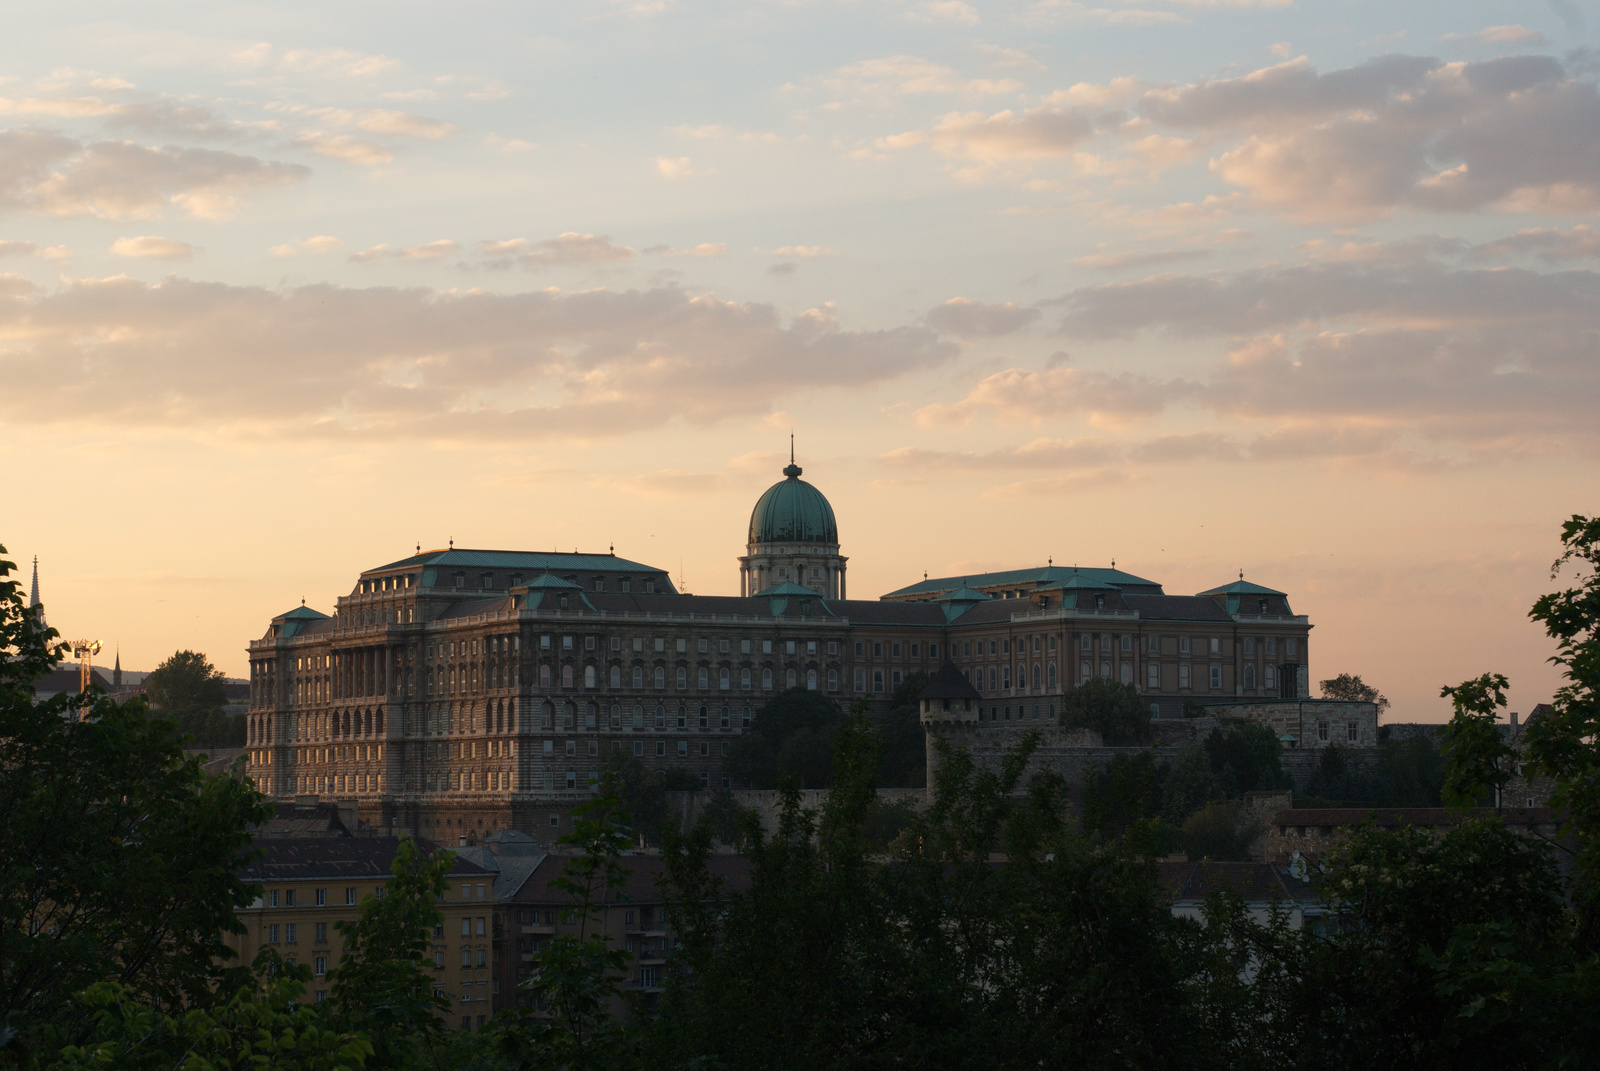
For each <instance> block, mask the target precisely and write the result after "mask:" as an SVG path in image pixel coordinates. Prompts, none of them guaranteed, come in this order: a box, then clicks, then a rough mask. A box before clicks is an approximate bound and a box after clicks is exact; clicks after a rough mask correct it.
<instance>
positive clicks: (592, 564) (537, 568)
mask: <svg viewBox="0 0 1600 1071" xmlns="http://www.w3.org/2000/svg"><path fill="white" fill-rule="evenodd" d="M419 565H430V566H434V567H436V568H440V569H447V568H456V569H524V570H527V571H528V572H529V573H564V572H594V573H661V574H663V575H664V574H665V573H666V570H665V569H657V568H656V567H655V566H653V565H644V564H641V563H640V562H634V561H629V560H628V559H627V558H619V557H617V556H616V555H615V554H578V553H576V552H574V553H571V554H567V553H564V552H561V551H555V550H468V549H466V548H451V549H449V550H425V551H423V552H422V553H421V554H413V555H412V556H411V557H409V558H401V559H400V560H399V561H397V562H390V563H389V564H388V565H380V566H378V567H377V568H376V569H368V570H366V572H368V573H376V572H382V571H383V570H386V569H400V568H403V567H405V566H419Z"/></svg>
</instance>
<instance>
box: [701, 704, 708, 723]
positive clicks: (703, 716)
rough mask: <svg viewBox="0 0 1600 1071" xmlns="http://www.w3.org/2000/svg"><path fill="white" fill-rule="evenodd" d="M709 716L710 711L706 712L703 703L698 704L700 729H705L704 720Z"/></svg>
mask: <svg viewBox="0 0 1600 1071" xmlns="http://www.w3.org/2000/svg"><path fill="white" fill-rule="evenodd" d="M709 715H710V711H708V710H707V709H706V705H705V704H704V703H701V704H700V728H702V729H704V728H706V727H707V725H708V723H707V721H706V719H707V717H708V716H709Z"/></svg>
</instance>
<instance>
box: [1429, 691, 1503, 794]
mask: <svg viewBox="0 0 1600 1071" xmlns="http://www.w3.org/2000/svg"><path fill="white" fill-rule="evenodd" d="M1507 683H1508V682H1507V681H1506V679H1505V677H1503V676H1501V675H1500V674H1498V673H1485V674H1484V675H1483V676H1481V677H1475V678H1473V679H1472V680H1469V681H1462V682H1461V683H1460V684H1456V685H1447V686H1446V687H1445V688H1444V690H1443V691H1442V692H1441V693H1440V694H1441V695H1443V696H1444V697H1446V698H1448V699H1449V700H1450V701H1451V702H1452V703H1453V704H1454V705H1455V714H1454V715H1453V716H1452V717H1451V719H1450V724H1449V725H1448V726H1446V727H1445V743H1444V759H1445V765H1446V770H1447V773H1446V776H1445V781H1444V789H1443V795H1444V799H1445V802H1446V803H1450V804H1453V805H1455V806H1457V807H1476V806H1479V805H1481V804H1485V803H1487V804H1488V805H1490V806H1493V807H1499V806H1500V791H1501V789H1503V788H1505V785H1506V782H1507V781H1509V780H1511V775H1512V773H1513V770H1514V765H1515V760H1516V753H1515V752H1513V751H1512V750H1511V745H1510V744H1508V743H1506V738H1505V736H1504V734H1502V733H1501V732H1500V729H1499V726H1497V725H1496V724H1495V723H1496V712H1497V711H1498V710H1499V709H1500V708H1501V707H1504V706H1505V705H1506V687H1507Z"/></svg>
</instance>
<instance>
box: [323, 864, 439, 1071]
mask: <svg viewBox="0 0 1600 1071" xmlns="http://www.w3.org/2000/svg"><path fill="white" fill-rule="evenodd" d="M455 858H456V857H455V853H454V852H447V851H438V852H435V853H434V854H433V855H432V856H427V855H424V854H423V852H422V850H421V849H420V848H419V847H418V846H417V842H416V841H415V840H413V839H412V838H410V837H403V838H401V840H400V847H399V850H398V851H396V852H395V857H394V862H393V863H391V864H390V867H389V869H390V873H391V874H392V875H393V876H392V877H391V878H390V879H389V881H388V882H387V883H386V884H385V885H384V889H383V895H382V896H371V897H368V898H367V899H366V900H364V901H362V903H361V914H360V917H359V918H357V920H356V921H355V922H353V923H351V922H344V921H342V920H341V921H338V922H335V923H334V926H335V927H337V928H338V930H339V933H340V934H341V935H343V937H344V952H343V954H342V956H341V958H340V960H339V964H338V966H336V967H334V969H333V970H331V971H329V972H328V974H329V977H328V980H329V982H330V983H332V984H331V986H330V989H329V1005H330V1012H329V1018H330V1022H332V1023H334V1024H336V1026H337V1027H338V1028H339V1029H341V1030H344V1031H346V1032H350V1033H360V1034H363V1035H365V1036H367V1037H370V1038H371V1039H372V1040H373V1043H374V1045H375V1047H376V1053H375V1060H376V1066H378V1067H384V1068H388V1067H411V1066H416V1065H419V1064H421V1063H422V1062H423V1061H422V1054H423V1052H424V1051H426V1049H427V1048H428V1047H429V1046H430V1045H431V1044H432V1043H433V1041H434V1039H435V1038H436V1037H437V1036H438V1034H439V1032H440V1030H441V1025H442V1023H441V1019H440V1017H441V1016H442V1015H444V1014H445V1013H447V1012H448V1011H449V1010H450V1001H449V998H447V997H446V996H445V995H444V994H443V993H441V992H439V991H438V990H436V989H435V988H434V985H435V983H434V974H433V959H432V958H431V957H430V956H429V955H428V952H429V949H430V947H431V946H432V944H433V932H434V927H435V926H437V925H439V924H440V922H441V921H442V920H443V918H444V916H443V915H442V914H440V912H439V907H438V901H439V900H440V899H441V898H442V897H443V896H444V894H445V893H446V892H447V891H448V890H449V888H450V885H449V882H448V880H447V879H448V876H449V874H450V868H451V867H452V866H454V865H455Z"/></svg>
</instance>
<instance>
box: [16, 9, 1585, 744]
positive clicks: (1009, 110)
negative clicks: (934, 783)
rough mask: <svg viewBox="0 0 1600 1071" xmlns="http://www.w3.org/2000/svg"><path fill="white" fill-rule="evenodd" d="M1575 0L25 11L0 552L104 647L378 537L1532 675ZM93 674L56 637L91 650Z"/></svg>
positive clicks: (710, 581) (1565, 468) (194, 637)
mask: <svg viewBox="0 0 1600 1071" xmlns="http://www.w3.org/2000/svg"><path fill="white" fill-rule="evenodd" d="M1597 29H1600V3H1594V2H1587V3H1586V2H1581V0H1545V2H1531V0H1530V2H1519V3H1479V2H1459V0H1458V2H1452V3H1440V2H1417V3H1410V4H1394V3H1374V2H1367V0H1339V2H1331V0H1261V2H1250V0H1129V2H1123V0H1087V2H1083V3H1079V2H1074V0H1034V2H1015V3H994V4H979V3H966V2H961V0H934V2H923V0H913V2H903V0H881V2H869V0H858V2H847V0H839V2H829V0H791V2H783V3H766V2H761V0H746V2H743V3H718V2H706V3H690V2H687V0H640V2H627V0H622V2H613V0H590V2H576V0H571V2H561V0H547V2H544V3H538V4H528V3H488V2H460V0H458V2H456V3H451V4H415V3H403V2H395V0H388V2H385V3H382V4H376V3H360V2H347V3H338V4H328V3H319V4H309V3H294V2H282V0H275V2H273V3H271V4H263V3H257V4H241V3H229V2H226V0H222V2H217V0H213V2H208V3H204V4H200V3H194V4H187V3H150V2H142V3H139V4H132V3H122V2H117V0H97V2H95V3H92V4H88V3H74V2H61V0H58V2H55V3H51V4H35V5H25V6H21V7H16V8H14V9H13V10H11V11H9V12H8V14H7V32H6V34H5V35H4V37H3V38H0V450H3V451H4V457H5V458H6V461H7V464H6V478H5V481H4V486H5V496H4V507H3V508H0V544H4V545H5V546H6V547H7V548H8V552H9V555H8V556H9V557H10V559H11V560H13V561H15V562H18V563H19V565H20V566H21V567H22V569H23V571H24V572H26V570H27V568H28V566H29V564H30V563H31V559H32V557H33V556H34V555H38V557H39V560H40V574H41V583H42V585H43V589H44V596H45V603H46V608H47V611H48V612H49V616H50V621H51V623H52V624H53V625H55V626H57V627H58V628H60V629H61V630H62V631H63V632H64V633H66V634H70V638H77V637H78V636H80V635H82V636H88V637H92V638H98V639H100V640H101V641H102V642H104V643H105V644H106V645H107V647H108V648H110V649H111V650H112V651H115V650H120V651H121V656H122V662H123V664H124V665H125V666H128V667H130V668H136V669H150V668H153V667H154V666H155V664H156V663H158V662H159V661H160V660H161V659H163V658H165V657H167V656H168V655H170V654H171V653H172V652H173V651H174V650H177V649H180V648H189V649H195V650H200V651H203V652H205V653H206V654H207V655H208V656H209V657H210V658H211V659H212V660H213V661H214V662H215V663H216V664H217V665H218V666H219V667H220V668H222V669H223V670H224V671H225V672H227V673H229V674H233V675H238V674H242V673H244V672H245V671H246V667H247V660H246V653H245V652H246V644H247V643H248V641H249V640H250V639H252V638H256V637H259V636H260V635H261V634H262V633H263V632H264V631H265V630H266V627H267V623H268V621H269V619H270V618H271V617H272V616H273V615H274V614H277V613H282V612H284V611H285V610H287V609H289V608H291V607H292V606H297V605H299V601H300V600H301V599H302V598H303V599H305V600H306V603H307V605H310V606H313V607H316V608H318V609H321V610H323V611H325V612H328V611H331V610H332V608H333V601H334V599H335V598H336V597H337V596H339V595H342V594H347V593H348V592H349V591H350V589H351V587H352V586H353V584H354V582H355V579H356V575H357V574H358V572H359V571H360V570H362V569H365V568H372V567H375V566H378V565H381V564H383V563H385V562H388V561H392V560H395V559H398V558H401V557H404V556H406V555H407V554H409V553H411V552H412V551H413V550H414V548H415V547H416V546H418V545H421V546H422V547H424V548H433V547H443V546H445V545H446V544H447V543H448V542H449V541H451V540H454V542H455V544H456V545H458V546H468V547H492V548H511V549H542V548H546V547H549V548H552V549H562V550H572V549H578V548H581V549H584V550H596V549H600V550H603V549H605V548H607V547H609V546H614V547H615V549H616V552H617V553H618V554H620V555H623V556H626V557H629V558H632V559H635V560H640V561H644V562H648V563H651V564H654V565H658V566H660V567H662V568H667V569H670V570H671V571H672V573H673V575H674V577H675V578H681V583H682V586H683V587H684V588H685V589H686V590H689V591H692V592H695V593H697V594H732V593H736V592H737V590H738V567H737V561H736V558H737V556H738V555H739V554H741V553H742V552H743V542H744V538H745V534H744V533H745V526H746V525H747V523H748V517H749V510H750V508H751V506H752V505H753V503H754V501H755V499H756V498H757V497H758V496H759V494H760V493H761V491H762V490H763V489H764V488H765V487H766V486H768V485H769V484H770V483H772V482H773V481H775V480H777V479H779V478H780V476H779V472H778V470H779V469H780V468H781V467H782V465H783V464H784V463H785V462H786V461H787V450H788V443H789V435H790V433H791V432H792V433H793V434H794V436H795V443H796V451H797V457H798V460H799V463H800V464H801V465H802V466H803V467H804V469H805V472H806V478H807V479H808V480H811V481H812V482H814V483H815V484H816V485H817V486H818V487H819V488H820V489H821V490H822V491H823V492H824V493H825V494H826V495H827V496H828V497H829V499H830V501H831V502H832V503H833V506H834V509H835V512H836V514H837V516H838V519H839V528H840V538H841V541H842V543H843V551H844V553H845V554H847V555H849V557H850V565H849V574H848V577H849V579H848V583H849V591H850V594H851V595H852V596H854V597H857V598H871V597H876V596H877V595H880V594H882V593H884V592H887V591H890V590H893V589H895V588H897V587H900V586H902V585H904V584H908V583H911V582H912V581H914V580H918V579H920V578H921V576H922V575H923V573H924V572H926V573H928V574H929V575H933V576H939V575H960V574H968V573H973V572H977V571H981V570H988V569H1001V568H1021V567H1027V566H1033V565H1043V564H1045V563H1046V562H1047V561H1050V560H1053V561H1055V562H1056V563H1058V564H1073V563H1076V564H1083V565H1108V564H1110V563H1111V562H1112V561H1113V560H1115V561H1116V562H1117V564H1118V567H1119V568H1123V569H1126V570H1128V571H1130V572H1133V573H1136V574H1139V575H1141V576H1145V577H1149V578H1151V579H1154V580H1157V581H1159V582H1160V583H1162V584H1164V585H1165V587H1166V590H1167V591H1168V592H1169V593H1176V594H1186V593H1193V592H1198V591H1201V590H1203V589H1206V588H1209V587H1212V586H1215V585H1218V584H1223V583H1226V582H1228V581H1230V580H1232V579H1234V578H1236V577H1237V576H1238V575H1239V573H1240V571H1243V573H1244V576H1245V577H1246V578H1247V579H1249V580H1252V581H1255V582H1257V583H1261V584H1265V585H1267V586H1270V587H1274V588H1278V589H1280V590H1283V591H1285V592H1287V593H1289V596H1290V601H1291V604H1292V606H1293V608H1294V609H1295V611H1296V612H1298V613H1303V614H1308V615H1309V616H1310V618H1311V621H1312V623H1313V626H1314V629H1313V632H1312V640H1311V645H1310V647H1311V676H1312V679H1313V680H1317V679H1321V678H1324V677H1331V676H1333V675H1335V674H1337V673H1343V672H1348V673H1357V674H1360V675H1361V676H1362V677H1363V678H1364V679H1366V680H1367V681H1368V682H1369V683H1372V684H1375V685H1376V686H1378V687H1379V688H1380V689H1381V690H1382V691H1383V692H1384V693H1385V694H1386V695H1387V696H1388V697H1389V698H1390V699H1391V700H1392V702H1393V706H1392V708H1391V710H1390V712H1389V714H1388V715H1387V717H1388V718H1389V720H1395V721H1438V720H1444V719H1445V718H1447V717H1448V716H1449V708H1448V705H1447V704H1446V703H1445V702H1444V701H1443V700H1441V699H1440V698H1439V690H1440V687H1441V686H1442V685H1444V684H1451V683H1456V682H1459V681H1461V680H1463V679H1465V678H1467V677H1471V676H1476V675H1477V674H1480V673H1483V672H1499V673H1505V674H1507V675H1508V676H1509V677H1510V678H1511V684H1512V692H1511V694H1512V708H1513V709H1520V710H1523V711H1526V710H1527V709H1528V708H1529V707H1531V706H1532V704H1534V703H1536V702H1540V701H1542V700H1545V699H1548V697H1549V695H1550V693H1551V691H1552V690H1553V689H1554V687H1556V685H1557V680H1558V678H1557V675H1556V671H1555V669H1554V668H1553V667H1551V666H1550V665H1548V664H1547V661H1546V660H1547V659H1548V657H1549V655H1550V654H1551V653H1552V648H1551V645H1550V644H1549V642H1548V640H1547V639H1546V638H1545V637H1544V635H1543V633H1542V632H1541V631H1540V630H1539V629H1538V628H1537V627H1536V626H1535V625H1534V624H1533V623H1532V622H1530V621H1529V620H1528V619H1527V610H1528V608H1529V606H1530V605H1531V604H1532V602H1533V600H1534V599H1535V598H1536V597H1537V596H1538V595H1539V594H1540V593H1542V592H1544V591H1548V590H1554V587H1555V586H1556V582H1555V581H1552V579H1551V575H1550V570H1551V563H1552V561H1553V560H1554V559H1555V557H1556V556H1557V554H1558V552H1559V545H1558V534H1559V525H1560V522H1561V521H1562V520H1563V519H1564V518H1566V517H1568V516H1570V515H1572V514H1574V513H1583V514H1591V513H1593V512H1595V511H1596V510H1597V509H1600V501H1597V497H1600V496H1597V489H1600V464H1597V460H1600V449H1597V448H1600V420H1597V418H1596V414H1597V413H1600V348H1597V344H1600V274H1597V272H1600V89H1597V79H1600V51H1597V44H1600V42H1597V41H1596V32H1597ZM107 661H108V662H109V659H107Z"/></svg>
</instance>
